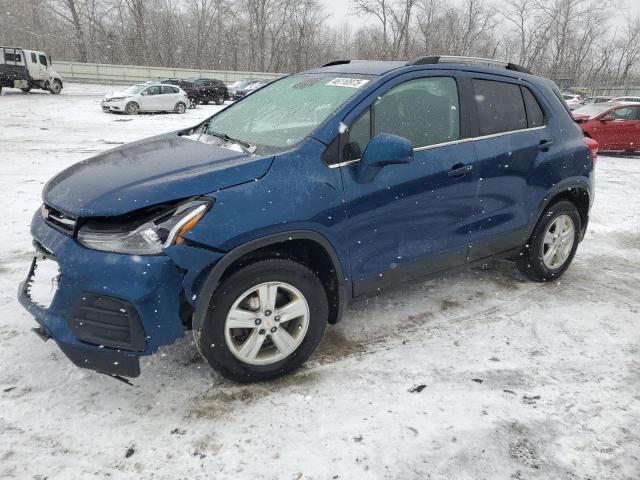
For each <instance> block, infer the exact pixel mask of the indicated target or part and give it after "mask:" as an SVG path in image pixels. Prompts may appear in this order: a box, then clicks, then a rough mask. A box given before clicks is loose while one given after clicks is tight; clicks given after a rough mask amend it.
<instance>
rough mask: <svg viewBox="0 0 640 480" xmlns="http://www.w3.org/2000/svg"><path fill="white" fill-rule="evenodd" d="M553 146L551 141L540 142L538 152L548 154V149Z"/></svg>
mask: <svg viewBox="0 0 640 480" xmlns="http://www.w3.org/2000/svg"><path fill="white" fill-rule="evenodd" d="M551 145H553V142H552V141H551V140H547V139H545V140H540V144H539V145H538V150H542V151H543V152H548V151H549V147H550V146H551Z"/></svg>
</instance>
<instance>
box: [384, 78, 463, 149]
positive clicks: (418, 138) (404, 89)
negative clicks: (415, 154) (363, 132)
mask: <svg viewBox="0 0 640 480" xmlns="http://www.w3.org/2000/svg"><path fill="white" fill-rule="evenodd" d="M459 110H460V109H459V104H458V88H457V85H456V81H455V80H454V79H453V78H450V77H431V78H421V79H418V80H411V81H409V82H406V83H403V84H402V85H399V86H397V87H395V88H393V89H392V90H390V91H389V92H387V93H386V94H384V95H383V96H382V98H380V99H379V100H378V101H377V102H376V103H375V104H374V117H375V122H374V125H375V132H374V133H375V134H376V135H377V134H378V133H391V134H393V135H399V136H401V137H404V138H407V139H409V140H410V141H411V143H412V144H413V146H414V148H419V147H425V146H428V145H436V144H439V143H445V142H450V141H453V140H458V139H459V138H460V114H459Z"/></svg>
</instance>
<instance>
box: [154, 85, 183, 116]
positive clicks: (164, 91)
mask: <svg viewBox="0 0 640 480" xmlns="http://www.w3.org/2000/svg"><path fill="white" fill-rule="evenodd" d="M178 92H179V90H178V89H177V88H176V87H172V86H169V85H162V88H161V90H160V99H161V102H162V106H161V108H162V109H163V110H167V111H169V110H173V109H174V108H175V106H176V104H177V103H178V96H179V95H178ZM185 105H186V103H185Z"/></svg>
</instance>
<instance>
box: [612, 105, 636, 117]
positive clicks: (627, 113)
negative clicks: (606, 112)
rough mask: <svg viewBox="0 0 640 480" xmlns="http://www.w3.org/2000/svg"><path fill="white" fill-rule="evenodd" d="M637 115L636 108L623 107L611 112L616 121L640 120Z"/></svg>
mask: <svg viewBox="0 0 640 480" xmlns="http://www.w3.org/2000/svg"><path fill="white" fill-rule="evenodd" d="M639 113H640V109H639V108H638V107H624V108H618V109H617V110H614V111H613V112H611V116H612V117H613V118H615V119H616V120H640V117H639V116H638V114H639Z"/></svg>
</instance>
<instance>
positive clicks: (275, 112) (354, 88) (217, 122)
mask: <svg viewBox="0 0 640 480" xmlns="http://www.w3.org/2000/svg"><path fill="white" fill-rule="evenodd" d="M370 81H371V77H370V76H366V75H356V74H335V73H331V74H330V73H322V74H311V73H309V74H297V75H291V76H289V77H285V78H283V79H282V80H279V81H277V82H274V83H271V84H269V85H267V86H265V87H264V88H261V89H260V90H257V91H256V92H255V93H253V94H251V95H249V96H247V97H246V98H245V99H243V100H242V101H241V102H238V103H236V104H234V105H231V106H230V107H228V108H226V109H225V110H222V111H221V112H219V113H217V114H216V115H214V116H213V117H211V118H210V119H209V121H208V124H207V126H206V129H205V132H204V133H205V134H206V133H211V134H213V133H217V134H226V135H228V136H229V137H232V138H235V139H238V140H242V141H244V142H248V143H250V144H253V145H257V146H264V147H272V148H278V149H280V148H287V147H289V146H291V145H295V144H296V143H298V142H300V141H301V140H302V139H303V138H304V137H306V136H307V135H309V134H310V133H311V132H312V131H313V130H314V129H315V128H317V127H318V126H319V125H320V124H321V123H322V122H324V121H325V120H326V119H327V118H328V117H329V116H330V115H331V114H332V113H334V112H335V111H336V110H337V109H338V108H339V107H340V106H341V105H342V104H344V103H345V102H346V101H347V100H348V99H349V98H351V97H353V96H354V95H355V94H356V93H358V92H359V91H360V90H361V89H362V88H364V87H365V86H366V85H367V84H369V82H370ZM200 140H201V141H204V139H200Z"/></svg>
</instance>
